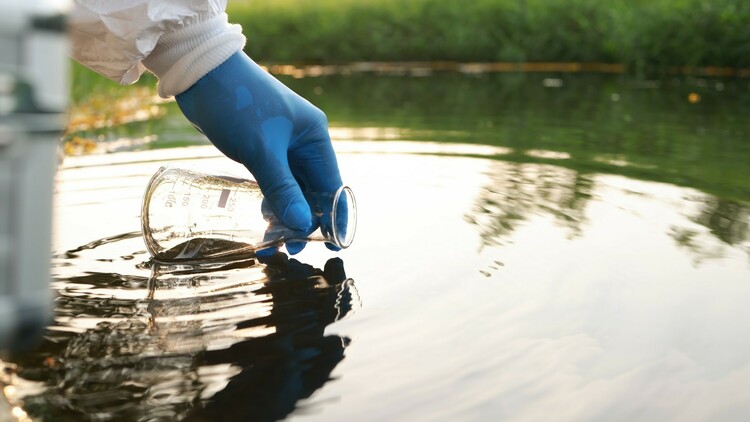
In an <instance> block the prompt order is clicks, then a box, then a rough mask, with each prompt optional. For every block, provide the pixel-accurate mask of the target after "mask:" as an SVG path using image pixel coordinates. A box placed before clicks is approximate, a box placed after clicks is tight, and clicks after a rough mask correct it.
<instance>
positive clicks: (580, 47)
mask: <svg viewBox="0 0 750 422" xmlns="http://www.w3.org/2000/svg"><path fill="white" fill-rule="evenodd" d="M228 13H229V14H230V19H231V20H232V21H233V22H236V23H240V24H242V26H243V27H244V31H245V34H246V35H247V36H248V44H247V48H246V49H247V51H248V53H249V54H250V55H251V56H252V57H254V58H255V59H256V60H260V61H267V62H296V63H299V62H307V63H344V62H353V61H404V60H410V61H414V60H416V61H457V62H587V63H618V64H622V65H625V66H627V68H628V71H631V72H636V73H643V72H649V73H650V72H654V71H661V69H664V68H667V67H673V66H700V67H709V66H713V67H731V68H748V67H750V54H748V46H749V45H750V27H748V26H747V25H746V24H744V23H745V22H748V21H750V3H748V2H743V1H741V0H715V1H710V2H707V1H705V0H649V1H645V0H635V1H628V0H612V1H607V2H604V1H597V2H592V1H588V0H491V1H490V0H477V1H472V2H445V1H439V0H411V1H409V2H406V3H404V2H401V1H396V0H341V1H333V0H320V1H315V2H310V1H304V0H273V1H271V0H255V1H252V2H246V3H245V2H243V3H238V2H235V3H230V4H229V9H228Z"/></svg>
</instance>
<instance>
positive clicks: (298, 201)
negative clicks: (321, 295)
mask: <svg viewBox="0 0 750 422" xmlns="http://www.w3.org/2000/svg"><path fill="white" fill-rule="evenodd" d="M177 104H178V105H179V106H180V109H181V110H182V112H183V113H184V114H185V116H186V117H187V118H188V120H190V122H192V123H193V125H195V126H196V127H197V128H198V129H199V130H200V131H201V132H203V133H204V134H205V135H206V136H207V137H208V139H209V140H211V142H212V143H213V144H214V145H216V147H217V148H218V149H219V150H220V151H221V152H222V153H224V155H226V156H227V157H229V158H231V159H233V160H235V161H238V162H240V163H242V164H244V165H245V167H247V169H248V170H250V172H251V173H252V174H253V176H255V179H256V181H257V182H258V185H259V186H260V188H261V191H262V192H263V195H264V196H265V198H266V200H267V202H268V205H269V206H270V207H271V210H272V211H273V212H274V214H275V215H276V216H277V217H278V219H279V220H280V221H281V223H282V224H283V225H285V226H287V227H289V228H291V229H293V230H297V231H300V232H307V233H309V232H312V231H314V230H315V229H316V227H315V226H316V225H317V223H316V222H315V221H314V220H313V216H312V213H311V209H310V205H309V204H308V200H307V199H306V197H305V194H307V193H313V192H335V191H336V189H338V188H339V187H340V186H341V185H342V182H341V175H340V174H339V168H338V163H337V162H336V155H335V153H334V151H333V146H332V145H331V138H330V136H329V134H328V121H327V119H326V116H325V114H324V113H323V112H322V111H321V110H320V109H318V108H317V107H315V106H314V105H312V104H311V103H310V102H308V101H307V100H305V99H304V98H302V97H300V96H299V95H297V94H296V93H294V92H293V91H292V90H290V89H289V88H287V87H286V86H285V85H284V84H282V83H281V82H279V81H278V80H277V79H276V78H274V77H273V76H271V75H270V74H269V73H268V72H266V71H265V70H263V69H262V68H260V66H258V65H257V64H256V63H255V62H254V61H252V60H251V59H250V58H249V57H248V56H247V55H245V53H243V52H241V51H240V52H237V53H235V54H234V55H233V56H231V57H230V58H229V59H228V60H227V61H225V62H224V63H222V64H221V65H219V66H218V67H216V68H215V69H214V70H212V71H211V72H209V73H208V74H207V75H205V76H204V77H203V78H201V79H200V80H199V81H198V82H196V83H195V84H194V85H193V86H192V87H190V88H189V89H188V90H187V91H185V92H183V93H181V94H179V95H177ZM308 196H309V195H308ZM286 246H287V250H288V251H289V253H291V254H295V253H297V252H299V251H301V250H302V248H303V247H304V243H300V242H293V243H288V244H287V245H286ZM326 246H328V247H329V249H333V250H338V248H337V247H335V246H334V245H331V244H328V243H326ZM268 252H269V253H273V252H275V251H268Z"/></svg>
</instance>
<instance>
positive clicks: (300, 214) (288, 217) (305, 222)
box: [281, 201, 312, 232]
mask: <svg viewBox="0 0 750 422" xmlns="http://www.w3.org/2000/svg"><path fill="white" fill-rule="evenodd" d="M281 222H282V223H283V224H284V225H285V226H287V227H289V228H290V229H292V230H297V231H301V232H304V231H307V230H309V229H310V226H312V213H311V212H310V206H309V205H307V202H302V201H295V202H292V203H291V204H290V205H289V206H288V207H287V208H286V210H285V211H284V215H283V216H282V217H281Z"/></svg>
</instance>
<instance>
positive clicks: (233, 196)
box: [141, 166, 357, 261]
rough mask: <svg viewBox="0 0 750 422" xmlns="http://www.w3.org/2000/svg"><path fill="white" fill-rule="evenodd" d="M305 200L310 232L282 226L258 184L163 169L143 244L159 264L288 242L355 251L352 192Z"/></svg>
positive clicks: (144, 219)
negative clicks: (310, 216) (308, 212)
mask: <svg viewBox="0 0 750 422" xmlns="http://www.w3.org/2000/svg"><path fill="white" fill-rule="evenodd" d="M305 197H306V199H307V201H308V203H309V204H310V208H311V210H312V215H313V225H312V228H311V230H312V231H308V232H302V231H297V230H292V229H289V228H287V227H285V226H284V225H282V224H281V223H280V222H279V220H278V219H277V218H276V216H275V215H274V213H273V212H272V211H271V209H270V207H269V206H268V204H267V203H266V201H265V199H264V197H263V194H262V193H261V190H260V188H259V186H258V184H257V183H256V182H255V181H253V180H249V179H243V178H238V177H234V176H230V175H221V174H205V173H202V172H201V171H199V170H196V169H192V168H186V167H176V166H163V167H161V168H160V169H159V170H158V171H157V172H156V173H155V174H154V176H153V177H152V178H151V181H150V182H149V184H148V187H147V188H146V193H145V195H144V198H143V206H142V210H141V229H142V232H143V238H144V241H145V242H146V247H147V249H148V251H149V252H150V253H151V255H152V256H153V257H154V259H155V260H157V261H183V260H190V261H192V260H206V259H218V258H220V259H225V258H226V259H230V258H240V257H250V256H253V255H255V253H256V252H258V251H263V250H269V248H274V247H278V246H281V245H282V244H284V243H285V242H288V241H323V242H327V243H329V244H331V245H333V246H334V247H335V248H342V249H343V248H347V247H349V245H351V243H352V240H353V239H354V232H355V229H356V217H357V216H356V203H355V199H354V195H353V193H352V190H351V189H350V188H349V187H346V186H342V187H340V188H339V189H338V190H336V191H335V192H315V193H306V194H305ZM335 248H334V249H335Z"/></svg>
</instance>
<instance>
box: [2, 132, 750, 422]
mask: <svg viewBox="0 0 750 422" xmlns="http://www.w3.org/2000/svg"><path fill="white" fill-rule="evenodd" d="M360 147H365V148H364V149H360ZM337 148H338V149H339V152H340V154H339V156H340V165H341V168H342V172H343V174H345V175H346V181H347V184H350V185H351V186H352V187H353V188H354V189H355V190H356V191H357V194H358V206H359V211H360V225H359V229H358V233H357V239H356V240H355V243H354V245H353V246H352V247H351V248H350V249H349V250H346V251H344V252H342V253H340V254H334V253H332V252H329V251H327V250H326V249H325V248H324V247H322V246H321V245H310V246H308V248H306V249H305V250H304V251H303V252H302V253H301V254H299V255H297V256H295V257H294V258H293V259H288V258H287V257H285V256H278V257H276V258H275V260H274V261H273V262H269V263H259V262H256V261H254V260H246V261H240V262H232V263H227V264H225V265H214V266H213V267H203V268H191V267H187V266H183V267H164V266H158V265H156V264H153V263H151V262H150V261H149V259H148V258H149V257H148V255H147V253H146V252H145V247H144V245H143V243H142V240H141V239H140V237H139V234H138V227H139V226H138V224H139V219H138V213H139V206H140V198H141V194H142V191H143V188H144V186H145V183H146V181H147V180H148V178H149V177H150V175H151V174H152V172H153V171H155V170H156V169H157V168H158V167H159V166H160V165H161V164H162V163H163V161H164V160H170V159H175V158H179V157H182V158H184V159H188V160H197V161H200V162H201V163H202V164H208V165H212V164H213V165H217V166H225V165H227V161H226V159H224V158H220V157H217V153H216V152H215V150H213V149H212V148H210V147H194V148H186V149H180V150H169V151H161V152H159V151H151V152H134V153H120V154H116V155H113V156H110V157H106V158H103V157H101V156H99V157H89V158H82V159H79V160H69V161H68V162H67V163H66V164H65V167H64V168H63V169H61V171H60V172H59V174H58V192H57V194H56V199H55V200H56V204H57V208H56V209H57V210H58V211H57V214H56V230H57V231H56V234H55V251H56V255H55V258H54V262H53V273H54V277H55V283H54V287H55V289H56V291H57V293H58V298H57V301H56V305H55V306H56V309H55V322H54V325H53V326H52V327H50V329H49V331H48V333H47V336H46V338H45V340H44V343H43V345H42V346H41V347H40V348H39V349H38V350H36V351H35V352H34V353H32V354H27V355H25V356H23V357H21V358H18V359H16V360H15V361H14V363H16V364H18V365H19V369H18V375H19V376H20V379H19V380H18V382H17V385H15V387H16V390H15V391H16V394H17V395H18V396H20V397H21V398H22V399H23V400H24V409H25V411H27V412H29V413H30V414H31V415H32V416H35V417H47V418H49V419H50V420H82V419H111V418H114V419H133V420H137V419H141V420H172V419H175V418H183V417H187V418H189V419H194V420H230V419H248V418H249V419H275V418H283V417H289V418H291V419H324V420H331V419H354V420H363V419H364V420H389V419H399V420H416V419H419V420H423V419H439V420H455V419H462V420H466V419H482V420H495V419H506V418H512V419H522V420H527V419H548V418H549V417H550V416H551V415H554V418H555V419H558V420H580V419H586V420H590V419H607V420H611V419H616V420H626V419H634V418H648V419H679V420H700V419H713V420H716V419H742V418H743V416H747V415H750V393H749V392H748V390H747V389H746V388H745V387H746V385H748V383H750V341H749V340H748V338H750V324H748V322H747V321H749V320H750V310H749V308H748V307H747V303H748V302H749V300H750V283H748V281H750V236H749V235H748V225H749V224H750V221H749V220H750V213H748V208H747V207H745V206H743V205H742V204H739V203H735V202H731V201H726V200H722V199H720V198H717V197H713V196H711V195H708V194H705V193H702V192H700V191H697V190H694V189H689V188H681V187H677V186H674V185H671V184H666V183H656V182H647V181H637V180H633V179H629V178H626V177H624V176H613V175H603V174H596V173H579V172H577V171H575V170H572V169H569V168H565V167H561V166H556V165H552V164H539V163H519V162H513V161H502V160H498V159H490V158H481V156H482V155H487V156H489V157H497V156H499V155H500V153H502V152H508V151H498V150H496V149H492V148H489V149H488V147H479V146H477V147H476V148H474V149H472V147H471V146H466V145H462V146H456V148H455V149H454V150H452V149H451V146H450V145H449V144H441V145H440V148H439V149H440V150H439V151H434V150H431V149H432V148H436V147H431V146H430V145H429V144H422V143H417V144H409V143H390V144H383V143H380V144H377V143H375V144H370V146H369V147H366V145H364V144H356V143H346V142H338V143H337ZM467 149H468V150H470V151H467ZM363 150H367V151H368V152H366V153H361V152H360V153H354V151H363ZM435 154H438V155H435ZM456 154H467V155H471V156H472V157H462V156H460V155H456ZM539 154H542V155H545V156H549V157H552V155H551V153H546V152H543V151H542V152H539ZM500 158H502V156H501V155H500ZM552 159H563V160H564V159H565V158H564V157H562V158H555V157H552ZM106 160H109V164H107V165H106V167H104V168H106V172H105V173H102V171H103V168H102V167H100V166H101V165H103V164H106V163H105V161H106ZM102 174H106V175H105V176H104V177H102ZM355 286H356V287H355Z"/></svg>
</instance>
